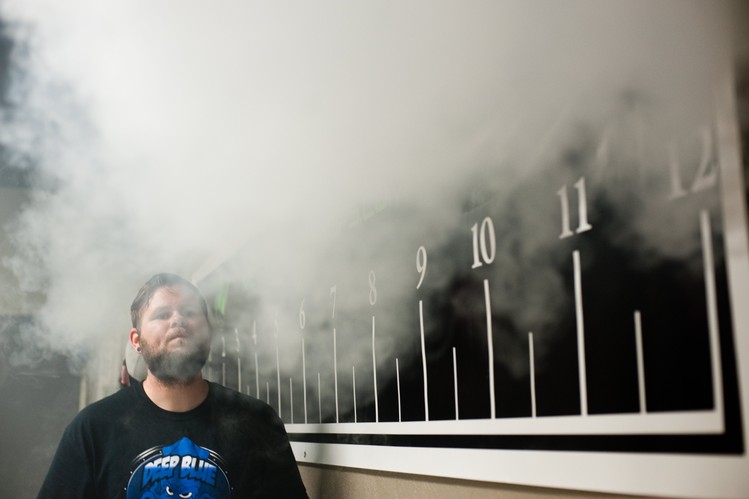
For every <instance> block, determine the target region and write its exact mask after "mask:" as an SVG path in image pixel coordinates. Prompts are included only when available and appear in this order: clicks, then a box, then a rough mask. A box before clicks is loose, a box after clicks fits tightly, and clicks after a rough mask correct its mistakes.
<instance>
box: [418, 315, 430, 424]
mask: <svg viewBox="0 0 749 499" xmlns="http://www.w3.org/2000/svg"><path fill="white" fill-rule="evenodd" d="M419 328H420V329H421V365H422V369H423V371H424V420H425V421H429V395H428V392H427V354H426V345H425V341H424V307H423V305H422V301H421V300H419Z"/></svg>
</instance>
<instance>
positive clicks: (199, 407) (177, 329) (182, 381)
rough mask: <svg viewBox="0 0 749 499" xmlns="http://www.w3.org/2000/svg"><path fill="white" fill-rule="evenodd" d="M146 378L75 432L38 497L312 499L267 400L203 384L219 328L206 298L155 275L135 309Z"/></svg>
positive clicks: (136, 343)
mask: <svg viewBox="0 0 749 499" xmlns="http://www.w3.org/2000/svg"><path fill="white" fill-rule="evenodd" d="M130 313H131V319H132V325H133V327H132V329H131V330H130V343H131V344H132V346H133V348H135V350H136V351H137V352H138V353H139V354H140V355H141V356H142V357H143V361H144V362H145V364H146V367H147V375H146V378H145V379H144V380H143V382H142V383H132V384H131V385H130V386H129V387H127V388H125V389H123V390H120V391H118V392H117V393H115V394H113V395H110V396H109V397H106V398H104V399H102V400H100V401H99V402H96V403H94V404H92V405H90V406H88V407H87V408H85V409H83V410H82V411H81V412H80V413H79V414H78V415H77V416H76V418H75V419H74V420H73V421H72V422H71V423H70V425H68V427H67V428H66V430H65V433H64V434H63V437H62V440H61V441H60V445H59V446H58V449H57V453H56V454H55V457H54V459H53V461H52V465H51V466H50V469H49V472H48V473H47V477H46V478H45V481H44V483H43V485H42V488H41V490H40V492H39V495H38V497H39V498H43V499H46V498H55V499H65V498H70V499H74V498H75V499H84V498H85V499H88V498H91V499H102V498H114V499H118V498H123V499H134V498H138V499H141V498H144V497H147V498H161V497H183V498H188V497H192V498H214V499H221V498H255V497H257V498H260V497H263V498H268V497H284V498H306V497H307V493H306V491H305V488H304V484H303V483H302V480H301V477H300V475H299V470H298V468H297V465H296V461H295V460H294V455H293V453H292V451H291V446H290V444H289V440H288V436H287V435H286V431H285V429H284V426H283V423H282V422H281V420H280V419H279V417H278V415H277V414H276V413H275V412H274V410H273V409H272V408H271V407H270V406H268V405H267V404H266V403H264V402H262V401H260V400H257V399H255V398H252V397H250V396H248V395H243V394H240V393H238V392H236V391H233V390H230V389H228V388H225V387H222V386H220V385H217V384H215V383H211V382H208V381H206V380H204V379H203V377H202V375H201V370H202V368H203V366H204V365H205V362H206V360H207V359H208V353H209V350H210V345H211V339H212V335H213V332H212V329H211V325H210V322H209V319H208V308H207V306H206V302H205V299H204V298H203V297H202V295H201V294H200V291H199V290H198V289H197V288H196V287H195V286H194V285H193V284H192V283H191V282H189V281H187V280H185V279H183V278H182V277H179V276H177V275H174V274H157V275H155V276H153V277H152V278H151V279H149V280H148V282H146V284H145V285H143V287H142V288H141V289H140V291H138V294H137V295H136V297H135V299H134V300H133V303H132V306H131V308H130Z"/></svg>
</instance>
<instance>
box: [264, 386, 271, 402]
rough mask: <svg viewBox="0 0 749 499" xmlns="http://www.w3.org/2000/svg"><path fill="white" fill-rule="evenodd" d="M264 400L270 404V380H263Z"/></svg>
mask: <svg viewBox="0 0 749 499" xmlns="http://www.w3.org/2000/svg"><path fill="white" fill-rule="evenodd" d="M265 401H266V402H268V403H269V404H270V381H266V382H265Z"/></svg>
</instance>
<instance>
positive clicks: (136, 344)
mask: <svg viewBox="0 0 749 499" xmlns="http://www.w3.org/2000/svg"><path fill="white" fill-rule="evenodd" d="M130 344H131V345H133V348H134V349H135V350H136V351H137V352H140V333H139V332H138V330H137V329H136V328H132V329H131V330H130Z"/></svg>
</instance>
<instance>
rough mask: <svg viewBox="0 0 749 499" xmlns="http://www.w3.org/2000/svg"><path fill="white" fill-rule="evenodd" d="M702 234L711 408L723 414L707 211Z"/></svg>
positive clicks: (713, 278)
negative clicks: (711, 388) (711, 387)
mask: <svg viewBox="0 0 749 499" xmlns="http://www.w3.org/2000/svg"><path fill="white" fill-rule="evenodd" d="M700 231H701V233H702V261H703V266H704V270H705V299H706V302H707V327H708V334H709V337H710V361H711V364H712V368H713V408H714V409H715V410H716V411H718V413H720V414H723V368H722V365H721V359H720V337H719V329H718V298H717V296H716V291H715V262H714V260H713V239H712V227H711V225H710V214H709V213H708V211H707V210H702V211H701V212H700Z"/></svg>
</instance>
